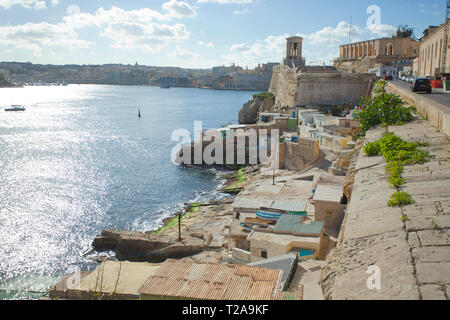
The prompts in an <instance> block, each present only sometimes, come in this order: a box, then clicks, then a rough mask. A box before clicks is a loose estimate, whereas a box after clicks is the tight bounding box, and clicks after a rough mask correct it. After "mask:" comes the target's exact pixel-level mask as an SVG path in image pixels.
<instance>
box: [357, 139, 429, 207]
mask: <svg viewBox="0 0 450 320" xmlns="http://www.w3.org/2000/svg"><path fill="white" fill-rule="evenodd" d="M425 145H427V144H425V143H417V142H407V141H404V140H403V139H401V138H400V137H397V136H396V135H395V134H393V133H392V132H388V133H385V134H384V135H383V137H381V139H380V140H378V141H376V142H372V143H368V144H367V145H366V146H365V147H364V152H365V153H366V154H368V155H369V156H375V155H379V154H382V155H383V157H384V159H385V161H386V162H387V164H386V167H385V169H386V173H387V174H388V178H387V181H388V182H389V184H390V186H391V188H396V189H397V190H398V188H400V187H401V186H402V185H404V184H405V179H403V178H402V172H403V167H404V166H405V165H410V164H415V163H424V162H426V161H427V160H428V158H429V156H430V155H429V153H428V152H426V151H423V150H420V149H419V147H422V146H425ZM410 201H411V202H410ZM409 203H412V198H411V196H409V195H408V194H407V193H405V192H399V191H397V192H396V193H394V195H393V196H392V198H391V200H389V201H388V205H389V206H391V207H393V206H397V205H399V206H402V205H407V204H409Z"/></svg>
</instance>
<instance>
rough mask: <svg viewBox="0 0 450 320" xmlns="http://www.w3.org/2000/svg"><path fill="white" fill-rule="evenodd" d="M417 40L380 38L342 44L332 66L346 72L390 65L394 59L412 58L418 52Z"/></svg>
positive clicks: (365, 70)
mask: <svg viewBox="0 0 450 320" xmlns="http://www.w3.org/2000/svg"><path fill="white" fill-rule="evenodd" d="M419 46H420V44H419V42H418V41H415V40H414V39H412V38H382V39H374V40H368V41H362V42H357V43H351V44H346V45H342V46H340V48H339V59H337V60H335V61H334V66H335V67H337V68H339V69H341V70H343V71H348V72H368V70H369V69H373V68H375V67H382V66H384V65H391V64H392V63H394V62H395V61H399V60H404V59H407V60H410V59H414V58H415V57H417V56H418V54H419Z"/></svg>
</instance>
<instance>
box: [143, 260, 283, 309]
mask: <svg viewBox="0 0 450 320" xmlns="http://www.w3.org/2000/svg"><path fill="white" fill-rule="evenodd" d="M282 276H283V271H282V270H275V269H264V268H259V267H254V266H245V265H244V266H241V265H230V264H219V263H203V262H196V261H185V260H167V261H166V262H165V263H164V264H163V265H162V266H161V267H160V268H159V269H158V271H157V272H156V273H155V274H154V275H153V276H151V277H149V278H148V279H147V281H146V282H145V283H144V284H143V285H142V286H141V288H140V289H139V293H140V294H142V295H149V296H165V297H177V298H188V299H189V298H191V299H204V300H273V299H276V298H279V295H278V291H279V289H278V287H279V285H280V281H281V278H282Z"/></svg>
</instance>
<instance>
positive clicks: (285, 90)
mask: <svg viewBox="0 0 450 320" xmlns="http://www.w3.org/2000/svg"><path fill="white" fill-rule="evenodd" d="M297 76H298V73H297V71H296V70H295V69H293V68H290V67H288V66H283V65H280V66H276V67H274V68H273V73H272V81H271V83H270V89H269V91H270V92H272V93H274V94H275V97H276V98H275V108H274V109H273V111H274V110H277V109H278V110H279V109H281V108H282V107H284V106H289V107H293V106H294V100H295V91H296V89H297Z"/></svg>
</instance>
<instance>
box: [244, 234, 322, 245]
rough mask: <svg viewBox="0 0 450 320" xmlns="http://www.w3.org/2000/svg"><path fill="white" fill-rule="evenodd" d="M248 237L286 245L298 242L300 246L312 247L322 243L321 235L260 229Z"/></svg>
mask: <svg viewBox="0 0 450 320" xmlns="http://www.w3.org/2000/svg"><path fill="white" fill-rule="evenodd" d="M248 239H249V240H258V241H268V242H272V243H276V244H277V245H281V246H284V247H287V246H290V245H291V244H292V243H298V244H299V246H304V245H305V244H309V245H311V247H313V246H318V245H319V244H320V237H303V236H292V235H288V234H277V233H267V232H258V231H255V232H253V233H251V234H250V235H249V236H248ZM305 249H307V248H305Z"/></svg>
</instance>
